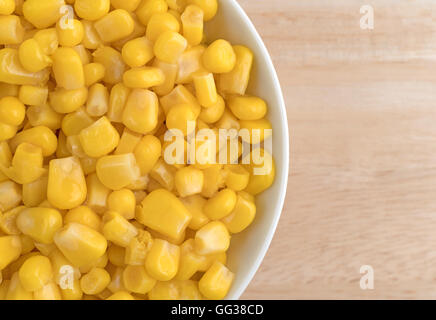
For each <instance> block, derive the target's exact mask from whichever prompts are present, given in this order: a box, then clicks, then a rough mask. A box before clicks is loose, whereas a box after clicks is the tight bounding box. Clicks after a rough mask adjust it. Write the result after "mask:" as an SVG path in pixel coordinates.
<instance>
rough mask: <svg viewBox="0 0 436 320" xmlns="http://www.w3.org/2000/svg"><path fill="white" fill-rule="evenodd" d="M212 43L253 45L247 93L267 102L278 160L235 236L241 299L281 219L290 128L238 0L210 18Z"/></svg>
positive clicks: (264, 54) (231, 259) (229, 0)
mask: <svg viewBox="0 0 436 320" xmlns="http://www.w3.org/2000/svg"><path fill="white" fill-rule="evenodd" d="M205 32H206V36H207V40H208V42H212V41H213V40H216V39H219V38H222V39H226V40H229V41H230V42H231V43H233V44H241V45H245V46H247V47H248V48H250V49H251V50H252V51H253V53H254V56H255V63H254V68H253V71H252V75H251V81H250V85H249V87H248V90H247V93H250V94H253V95H257V96H259V97H262V98H263V99H265V100H266V101H267V103H268V106H269V109H268V116H267V117H268V119H269V120H270V121H271V123H272V125H273V141H272V152H273V156H274V159H275V163H276V179H275V182H274V184H273V185H272V187H271V188H270V189H268V190H267V191H265V192H264V193H262V194H261V195H259V196H258V197H257V199H256V205H257V215H256V218H255V220H254V222H253V224H252V225H251V226H250V227H249V228H247V229H246V230H245V231H244V232H242V233H240V234H237V235H235V236H233V237H232V241H231V246H230V250H229V255H228V266H229V268H230V269H231V270H232V271H233V272H235V274H236V277H235V281H234V283H233V286H232V288H231V290H230V292H229V294H228V295H227V299H232V300H233V299H239V297H240V296H241V294H242V293H243V292H244V290H245V289H246V288H247V286H248V284H249V283H250V281H251V279H252V278H253V276H254V274H255V273H256V271H257V269H258V268H259V266H260V264H261V262H262V260H263V258H264V256H265V253H266V251H267V250H268V247H269V245H270V243H271V240H272V237H273V235H274V232H275V230H276V227H277V223H278V221H279V219H280V214H281V212H282V209H283V202H284V199H285V194H286V187H287V184H288V171H289V133H288V122H287V116H286V108H285V103H284V100H283V94H282V91H281V88H280V83H279V80H278V77H277V73H276V71H275V69H274V66H273V63H272V61H271V57H270V56H269V53H268V51H267V49H266V47H265V45H264V43H263V41H262V39H261V38H260V36H259V34H258V33H257V31H256V28H255V27H254V26H253V24H252V22H251V21H250V19H249V18H248V16H247V14H246V13H245V12H244V10H243V9H242V8H241V7H240V5H239V4H238V3H237V2H236V0H219V9H218V14H217V16H216V17H215V18H214V19H213V20H212V21H209V22H207V23H206V31H205Z"/></svg>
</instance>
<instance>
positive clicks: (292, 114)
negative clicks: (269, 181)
mask: <svg viewBox="0 0 436 320" xmlns="http://www.w3.org/2000/svg"><path fill="white" fill-rule="evenodd" d="M239 1H240V3H241V5H242V6H243V7H244V9H245V10H246V11H247V13H248V15H249V16H250V17H251V19H252V21H253V22H254V24H255V25H256V27H257V28H258V30H259V32H260V34H261V35H262V37H263V39H264V40H265V43H266V45H267V47H268V48H269V50H270V53H271V55H272V58H273V60H274V62H275V66H276V69H277V70H278V74H279V77H280V80H281V83H282V86H283V91H284V95H285V99H286V103H287V111H288V120H289V126H290V134H291V174H290V177H289V186H288V195H287V199H286V203H285V209H284V211H283V215H282V218H281V221H280V223H279V227H278V229H277V233H276V235H275V237H274V240H273V242H272V245H271V248H270V250H269V252H268V254H267V256H266V258H265V260H264V262H263V264H262V266H261V268H260V270H259V271H258V273H257V274H256V276H255V278H254V280H253V281H252V283H251V284H250V286H249V287H248V289H247V290H246V292H245V294H244V295H243V298H247V299H306V298H310V299H319V298H323V299H337V298H345V299H347V298H352V299H354V298H375V299H379V298H424V299H425V298H433V299H434V298H436V20H435V18H436V14H433V15H432V12H436V2H435V1H432V0H415V1H409V0H372V1H371V0H368V2H367V4H370V5H372V6H373V8H374V12H375V26H374V30H361V29H360V27H359V20H360V18H361V14H360V12H359V9H360V6H361V5H363V4H365V3H364V2H362V1H360V0H331V1H325V0H304V1H300V0H268V1H261V0H239ZM362 265H370V266H372V267H373V269H374V277H375V282H374V285H375V287H374V290H366V291H365V290H362V289H361V288H360V286H359V283H360V278H361V276H362V275H361V274H360V272H359V270H360V267H361V266H362Z"/></svg>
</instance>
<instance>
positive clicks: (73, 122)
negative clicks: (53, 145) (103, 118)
mask: <svg viewBox="0 0 436 320" xmlns="http://www.w3.org/2000/svg"><path fill="white" fill-rule="evenodd" d="M93 123H94V120H93V119H92V118H91V116H90V115H89V114H88V113H87V112H86V111H85V109H84V108H79V109H77V110H76V111H74V112H71V113H68V114H67V115H65V117H64V118H63V119H62V126H61V127H62V131H63V133H64V134H65V135H66V136H75V135H78V134H80V132H81V131H82V130H83V129H85V128H87V127H89V126H91V125H92V124H93Z"/></svg>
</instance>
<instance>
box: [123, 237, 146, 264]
mask: <svg viewBox="0 0 436 320" xmlns="http://www.w3.org/2000/svg"><path fill="white" fill-rule="evenodd" d="M152 244H153V239H152V237H151V234H150V233H149V232H147V231H144V230H138V235H137V236H136V237H135V238H133V239H132V240H131V241H130V243H129V245H128V246H127V247H126V251H125V255H124V261H123V262H124V263H126V264H128V265H132V266H143V265H144V263H145V257H146V256H147V253H148V251H149V250H150V248H151V246H152Z"/></svg>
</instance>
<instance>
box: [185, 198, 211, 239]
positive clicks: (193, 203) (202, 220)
mask: <svg viewBox="0 0 436 320" xmlns="http://www.w3.org/2000/svg"><path fill="white" fill-rule="evenodd" d="M180 200H181V201H182V203H183V204H184V205H185V207H186V209H188V211H189V213H191V215H192V219H191V221H190V222H189V225H188V227H189V228H190V229H192V230H198V229H200V228H201V227H203V226H204V225H206V224H207V223H208V222H209V218H208V216H207V215H205V214H204V210H203V207H204V205H205V204H206V201H207V200H206V199H205V198H203V197H202V196H201V195H193V196H189V197H186V198H181V199H180Z"/></svg>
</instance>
